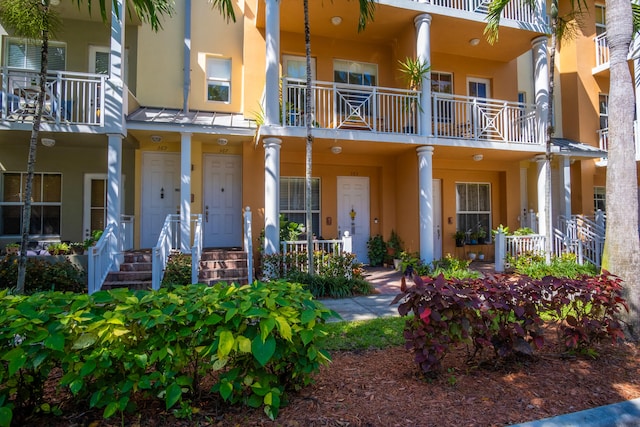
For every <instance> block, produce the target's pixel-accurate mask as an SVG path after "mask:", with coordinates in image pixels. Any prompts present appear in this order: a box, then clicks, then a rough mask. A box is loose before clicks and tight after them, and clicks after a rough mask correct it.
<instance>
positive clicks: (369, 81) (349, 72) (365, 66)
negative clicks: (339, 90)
mask: <svg viewBox="0 0 640 427" xmlns="http://www.w3.org/2000/svg"><path fill="white" fill-rule="evenodd" d="M333 81H334V82H336V83H347V84H352V85H362V86H376V85H377V84H378V65H377V64H370V63H368V62H357V61H346V60H343V59H335V60H334V61H333Z"/></svg>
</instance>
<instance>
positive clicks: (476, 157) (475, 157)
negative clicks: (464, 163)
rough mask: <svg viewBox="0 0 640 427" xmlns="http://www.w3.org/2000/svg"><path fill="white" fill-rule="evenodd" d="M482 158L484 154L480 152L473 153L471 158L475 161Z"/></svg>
mask: <svg viewBox="0 0 640 427" xmlns="http://www.w3.org/2000/svg"><path fill="white" fill-rule="evenodd" d="M482 159H484V156H483V155H482V154H474V155H473V160H474V161H476V162H479V161H480V160H482Z"/></svg>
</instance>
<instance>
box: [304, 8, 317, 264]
mask: <svg viewBox="0 0 640 427" xmlns="http://www.w3.org/2000/svg"><path fill="white" fill-rule="evenodd" d="M304 46H305V54H306V65H307V82H306V83H307V85H306V91H305V97H304V122H305V125H306V129H307V139H306V141H307V143H306V161H305V193H304V195H305V211H306V231H307V262H308V267H309V274H314V273H315V271H314V268H313V221H312V218H311V164H312V155H313V137H312V136H311V124H312V123H311V121H312V118H313V112H312V109H313V107H312V105H311V90H312V86H311V29H310V27H309V0H304Z"/></svg>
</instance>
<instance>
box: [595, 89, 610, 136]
mask: <svg viewBox="0 0 640 427" xmlns="http://www.w3.org/2000/svg"><path fill="white" fill-rule="evenodd" d="M598 105H599V107H598V108H599V110H600V111H599V113H600V129H608V128H609V95H608V94H606V93H601V94H600V95H599V97H598Z"/></svg>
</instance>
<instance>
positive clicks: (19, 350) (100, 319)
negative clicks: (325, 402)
mask: <svg viewBox="0 0 640 427" xmlns="http://www.w3.org/2000/svg"><path fill="white" fill-rule="evenodd" d="M333 316H336V314H335V313H334V312H332V311H330V310H328V309H326V308H324V307H323V306H322V305H321V304H320V303H318V302H316V301H314V300H313V299H312V296H311V294H310V293H309V292H308V291H306V290H304V289H303V288H302V286H301V285H297V284H290V283H286V282H283V281H274V282H270V283H268V284H265V283H260V282H254V283H253V284H251V285H244V286H240V285H236V284H218V285H214V286H210V287H209V286H205V285H190V286H184V287H183V286H176V287H175V289H174V290H167V289H164V288H162V289H160V291H157V292H153V291H133V292H132V291H127V290H125V289H118V290H114V291H100V292H96V293H94V294H93V295H86V294H84V295H73V294H71V293H65V294H63V293H59V292H42V293H39V294H36V295H33V296H11V295H8V294H7V292H6V291H3V292H0V342H2V343H3V345H2V346H1V347H0V418H1V419H10V418H11V417H12V416H13V417H14V421H18V422H17V424H20V420H24V418H25V417H26V416H28V414H29V411H31V410H33V409H34V408H36V407H43V405H46V404H49V402H42V387H41V384H43V383H44V380H46V379H47V378H48V374H49V372H50V370H51V369H52V367H54V366H58V367H60V370H61V372H62V377H58V376H56V378H49V380H52V381H54V384H57V385H59V386H63V387H67V388H68V389H69V390H70V391H71V393H72V394H73V395H74V398H75V399H83V400H86V402H87V404H88V407H89V408H101V409H102V410H103V416H104V417H105V418H109V417H110V416H112V415H114V414H116V413H119V412H122V411H130V410H133V409H134V408H135V406H134V403H133V402H134V401H136V400H139V399H134V397H136V398H137V397H146V398H153V397H156V396H157V397H159V398H161V399H162V400H163V401H164V403H165V407H166V409H167V410H170V409H171V408H174V407H179V408H183V407H184V406H185V402H187V403H188V401H189V399H192V398H195V397H197V396H198V395H199V394H200V392H201V390H200V387H201V386H202V382H201V379H202V378H203V377H204V376H205V375H207V374H209V373H216V374H217V375H215V377H216V378H217V382H216V384H215V385H214V387H213V389H212V391H213V392H215V393H219V395H220V396H221V397H222V398H223V399H224V400H225V401H228V402H231V403H244V404H247V405H249V406H252V407H259V406H263V407H264V410H265V413H266V414H267V415H268V416H269V417H271V418H275V417H276V416H277V414H278V410H279V408H280V406H281V404H282V402H285V401H286V393H287V392H288V391H289V390H297V389H299V388H301V387H304V386H306V385H308V384H309V383H310V382H311V381H312V377H311V375H312V374H313V373H314V372H316V371H317V370H318V369H319V367H320V365H322V364H325V363H327V362H328V361H329V357H328V354H327V353H326V352H325V351H323V350H322V349H321V348H319V347H318V345H317V342H318V341H319V339H320V338H321V337H322V336H324V335H325V332H324V330H323V326H322V325H323V324H324V323H325V322H326V320H327V319H328V318H330V317H333ZM38 405H39V406H38Z"/></svg>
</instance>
